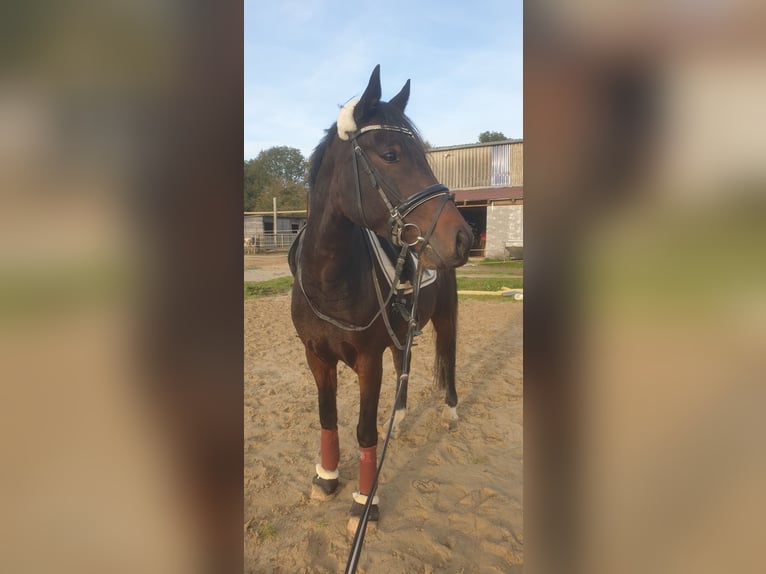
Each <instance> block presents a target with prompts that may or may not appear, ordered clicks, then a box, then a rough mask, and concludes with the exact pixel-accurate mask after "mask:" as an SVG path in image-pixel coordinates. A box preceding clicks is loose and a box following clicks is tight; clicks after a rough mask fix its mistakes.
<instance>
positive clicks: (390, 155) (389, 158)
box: [380, 150, 399, 163]
mask: <svg viewBox="0 0 766 574" xmlns="http://www.w3.org/2000/svg"><path fill="white" fill-rule="evenodd" d="M380 157H382V158H383V160H384V161H386V162H388V163H394V162H395V161H397V160H398V159H399V157H398V156H397V155H396V152H395V151H392V150H389V151H387V152H384V153H382V154H381V155H380Z"/></svg>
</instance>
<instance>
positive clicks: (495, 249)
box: [484, 205, 524, 258]
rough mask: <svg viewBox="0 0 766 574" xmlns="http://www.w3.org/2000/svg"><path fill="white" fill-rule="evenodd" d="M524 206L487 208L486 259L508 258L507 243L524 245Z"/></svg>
mask: <svg viewBox="0 0 766 574" xmlns="http://www.w3.org/2000/svg"><path fill="white" fill-rule="evenodd" d="M523 238H524V206H523V205H490V206H489V207H487V244H486V248H485V250H484V255H485V257H491V258H503V257H506V256H507V253H506V250H505V247H506V243H510V242H513V243H514V244H517V245H523V243H524V239H523Z"/></svg>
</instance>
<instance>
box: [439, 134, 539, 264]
mask: <svg viewBox="0 0 766 574" xmlns="http://www.w3.org/2000/svg"><path fill="white" fill-rule="evenodd" d="M523 146H524V144H523V140H505V141H499V142H491V143H482V144H468V145H457V146H449V147H439V148H432V149H430V150H429V151H428V152H427V157H428V163H429V164H430V165H431V169H433V171H434V175H435V176H436V179H437V180H438V181H440V182H441V183H443V184H445V185H446V186H448V187H449V188H450V190H451V191H453V192H454V193H455V202H456V203H457V206H458V209H460V212H461V214H462V215H463V217H464V218H465V220H466V221H467V222H468V224H469V225H470V226H471V227H472V228H473V231H474V244H473V249H472V250H471V255H472V256H473V257H492V258H505V257H509V256H512V257H521V251H522V247H523V244H524V240H523V237H524V219H523V213H524V178H523V175H524V171H523V170H524V161H523V152H524V147H523Z"/></svg>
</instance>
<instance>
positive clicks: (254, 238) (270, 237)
mask: <svg viewBox="0 0 766 574" xmlns="http://www.w3.org/2000/svg"><path fill="white" fill-rule="evenodd" d="M296 237H298V234H297V233H296V232H294V231H278V232H277V233H273V232H265V233H256V234H255V235H251V236H250V237H245V241H244V247H245V255H254V254H256V253H264V252H269V251H287V250H289V249H290V246H291V245H292V244H293V241H295V238H296Z"/></svg>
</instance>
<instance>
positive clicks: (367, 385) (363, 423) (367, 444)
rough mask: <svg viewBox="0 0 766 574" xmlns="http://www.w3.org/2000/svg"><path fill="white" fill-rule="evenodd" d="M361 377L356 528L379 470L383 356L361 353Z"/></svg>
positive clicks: (373, 516) (352, 525) (373, 512)
mask: <svg viewBox="0 0 766 574" xmlns="http://www.w3.org/2000/svg"><path fill="white" fill-rule="evenodd" d="M354 370H355V371H356V374H357V376H358V377H359V423H358V424H357V427H356V438H357V441H358V442H359V484H358V488H357V490H356V492H354V493H353V498H354V501H353V502H352V504H351V510H350V515H351V518H350V519H349V523H348V528H349V531H352V530H356V524H358V522H359V517H360V516H361V515H362V510H363V509H364V505H365V504H366V503H367V496H368V495H369V494H370V491H371V490H372V483H373V481H374V480H375V474H376V472H377V470H378V454H377V445H378V425H377V419H378V399H379V398H380V383H381V379H382V377H383V357H382V355H377V356H368V355H365V356H360V357H359V358H358V360H357V363H356V365H355V367H354ZM378 517H379V509H378V497H377V496H375V497H374V498H373V504H372V508H371V509H370V516H369V522H370V523H375V522H377V521H378Z"/></svg>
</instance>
